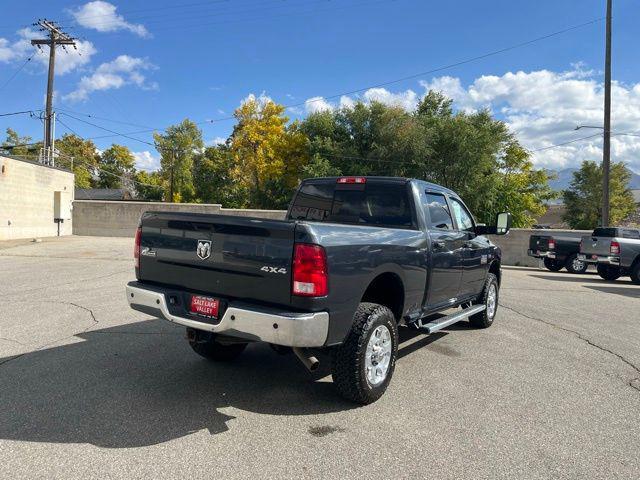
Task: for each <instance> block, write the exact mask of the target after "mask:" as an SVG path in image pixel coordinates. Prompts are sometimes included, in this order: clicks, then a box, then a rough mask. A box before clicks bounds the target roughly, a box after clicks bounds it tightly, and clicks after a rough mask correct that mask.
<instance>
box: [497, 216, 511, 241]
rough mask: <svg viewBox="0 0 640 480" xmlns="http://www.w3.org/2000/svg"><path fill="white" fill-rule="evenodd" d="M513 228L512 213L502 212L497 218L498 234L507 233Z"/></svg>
mask: <svg viewBox="0 0 640 480" xmlns="http://www.w3.org/2000/svg"><path fill="white" fill-rule="evenodd" d="M509 230H511V214H510V213H509V212H501V213H499V214H498V216H497V219H496V235H506V234H507V233H509Z"/></svg>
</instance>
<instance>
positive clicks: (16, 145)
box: [0, 128, 42, 158]
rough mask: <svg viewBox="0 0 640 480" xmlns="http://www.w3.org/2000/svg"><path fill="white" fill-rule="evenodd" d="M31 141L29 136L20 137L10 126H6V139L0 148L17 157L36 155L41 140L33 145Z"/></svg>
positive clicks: (40, 146) (40, 145)
mask: <svg viewBox="0 0 640 480" xmlns="http://www.w3.org/2000/svg"><path fill="white" fill-rule="evenodd" d="M32 143H33V140H32V138H31V137H29V136H27V135H25V136H24V137H21V136H20V135H19V134H18V132H16V131H15V130H13V129H12V128H7V139H6V140H5V141H4V142H2V145H0V150H3V151H4V152H6V153H7V154H9V155H15V156H17V157H28V158H31V157H36V156H37V155H38V152H39V151H40V148H42V142H37V143H34V144H33V145H32Z"/></svg>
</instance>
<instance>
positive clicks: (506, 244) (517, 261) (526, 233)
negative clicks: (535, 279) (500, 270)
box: [489, 228, 592, 267]
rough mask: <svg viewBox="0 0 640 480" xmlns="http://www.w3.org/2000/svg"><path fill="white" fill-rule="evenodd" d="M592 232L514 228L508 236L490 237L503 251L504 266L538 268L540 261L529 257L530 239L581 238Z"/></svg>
mask: <svg viewBox="0 0 640 480" xmlns="http://www.w3.org/2000/svg"><path fill="white" fill-rule="evenodd" d="M591 232H592V230H552V229H549V230H529V229H525V228H514V229H512V230H511V231H510V232H509V233H508V234H507V235H489V238H491V241H492V242H493V243H495V244H496V245H498V246H499V247H500V248H501V249H502V264H503V265H521V266H526V267H537V266H538V259H537V258H533V257H530V256H528V255H527V249H528V248H529V237H530V236H531V235H533V234H535V235H549V236H554V235H555V236H565V237H576V238H580V237H582V236H583V235H589V234H590V233H591Z"/></svg>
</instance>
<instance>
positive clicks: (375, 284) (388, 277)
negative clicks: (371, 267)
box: [360, 271, 405, 321]
mask: <svg viewBox="0 0 640 480" xmlns="http://www.w3.org/2000/svg"><path fill="white" fill-rule="evenodd" d="M360 301H361V302H370V303H378V304H380V305H384V306H385V307H388V308H389V310H391V311H392V312H393V315H394V317H395V318H396V321H400V319H401V318H402V314H403V313H404V304H405V288H404V283H403V281H402V279H401V278H400V276H399V275H398V274H397V273H394V272H389V271H387V272H383V273H380V274H378V275H377V276H376V277H375V278H374V279H373V280H371V282H369V285H368V286H367V288H366V290H365V291H364V293H363V295H362V299H361V300H360Z"/></svg>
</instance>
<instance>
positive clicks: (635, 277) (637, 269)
mask: <svg viewBox="0 0 640 480" xmlns="http://www.w3.org/2000/svg"><path fill="white" fill-rule="evenodd" d="M629 276H630V277H631V281H632V282H633V283H635V284H636V285H640V260H636V263H635V264H634V265H633V266H632V267H631V272H630V273H629Z"/></svg>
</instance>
